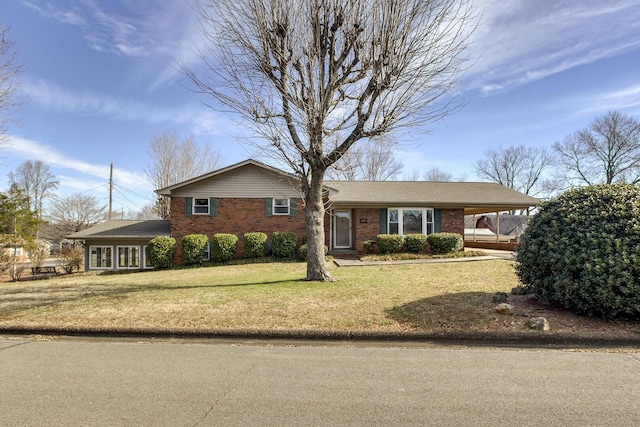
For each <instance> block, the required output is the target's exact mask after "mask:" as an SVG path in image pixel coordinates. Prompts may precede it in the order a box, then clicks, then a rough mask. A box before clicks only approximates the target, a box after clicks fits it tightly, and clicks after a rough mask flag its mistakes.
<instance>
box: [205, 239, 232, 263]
mask: <svg viewBox="0 0 640 427" xmlns="http://www.w3.org/2000/svg"><path fill="white" fill-rule="evenodd" d="M237 248H238V236H236V235H235V234H228V233H217V234H214V235H213V239H211V259H213V260H214V261H215V262H227V261H231V260H232V259H233V258H234V257H235V255H236V249H237Z"/></svg>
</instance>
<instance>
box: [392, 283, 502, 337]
mask: <svg viewBox="0 0 640 427" xmlns="http://www.w3.org/2000/svg"><path fill="white" fill-rule="evenodd" d="M493 295H495V294H494V293H487V292H462V293H455V294H454V293H451V294H444V295H438V296H435V297H429V298H422V299H419V300H416V301H411V302H408V303H406V304H402V305H399V306H397V307H393V308H391V309H388V310H385V314H386V316H387V317H388V318H390V319H393V320H394V321H396V322H398V323H400V324H403V325H405V326H406V327H407V328H408V329H411V330H416V331H434V330H443V329H446V330H459V331H465V330H469V329H474V330H478V329H483V325H487V324H488V323H490V322H493V321H494V320H495V318H496V313H495V311H494V307H495V305H496V303H495V302H493V300H492V298H493Z"/></svg>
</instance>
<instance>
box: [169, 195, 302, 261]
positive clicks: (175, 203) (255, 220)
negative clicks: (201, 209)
mask: <svg viewBox="0 0 640 427" xmlns="http://www.w3.org/2000/svg"><path fill="white" fill-rule="evenodd" d="M216 207H217V215H215V216H209V215H191V216H186V215H185V198H184V197H174V198H172V199H171V221H170V227H171V235H172V236H173V237H175V239H176V241H177V246H178V247H177V251H176V257H175V259H174V262H175V263H176V264H180V263H182V250H181V240H182V237H184V236H186V235H189V234H205V235H207V236H208V237H209V238H211V237H212V236H213V235H214V234H216V233H229V234H235V235H236V236H238V251H237V253H236V256H237V257H242V256H243V255H244V243H243V236H244V233H248V232H253V231H261V232H263V233H266V234H267V236H268V237H269V239H270V238H271V234H272V233H273V232H274V231H292V232H294V233H296V235H297V236H298V245H300V244H302V236H303V235H304V234H305V227H306V226H305V210H304V205H303V204H302V203H298V204H297V210H296V214H295V216H289V215H273V216H267V214H266V209H265V199H223V198H218V199H216Z"/></svg>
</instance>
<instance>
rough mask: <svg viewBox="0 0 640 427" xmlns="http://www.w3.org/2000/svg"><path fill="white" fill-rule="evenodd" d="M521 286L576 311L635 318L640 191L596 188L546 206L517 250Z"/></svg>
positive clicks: (639, 295) (638, 313) (639, 313)
mask: <svg viewBox="0 0 640 427" xmlns="http://www.w3.org/2000/svg"><path fill="white" fill-rule="evenodd" d="M516 261H517V266H516V272H517V274H518V277H519V278H520V281H521V282H522V284H523V285H524V286H525V288H526V289H527V290H528V291H529V292H532V293H535V294H537V295H539V296H540V297H542V298H543V299H544V300H545V301H547V302H551V303H555V304H559V305H561V306H563V307H565V308H568V309H570V310H572V311H573V312H575V313H578V314H584V315H588V316H600V317H603V318H613V317H631V318H640V188H639V187H636V186H633V185H625V184H617V185H598V186H592V187H585V188H576V189H574V190H570V191H567V192H566V193H564V194H562V195H561V196H559V197H557V198H556V199H553V200H551V201H549V202H546V203H543V204H542V205H541V207H540V211H539V212H538V214H537V215H535V216H534V217H533V218H532V219H531V221H530V223H529V226H528V227H527V229H526V230H525V232H524V234H523V235H522V237H521V242H520V244H519V246H518V252H517V255H516Z"/></svg>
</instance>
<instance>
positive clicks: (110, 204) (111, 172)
mask: <svg viewBox="0 0 640 427" xmlns="http://www.w3.org/2000/svg"><path fill="white" fill-rule="evenodd" d="M112 212H113V162H111V167H110V168H109V220H111V215H112Z"/></svg>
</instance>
